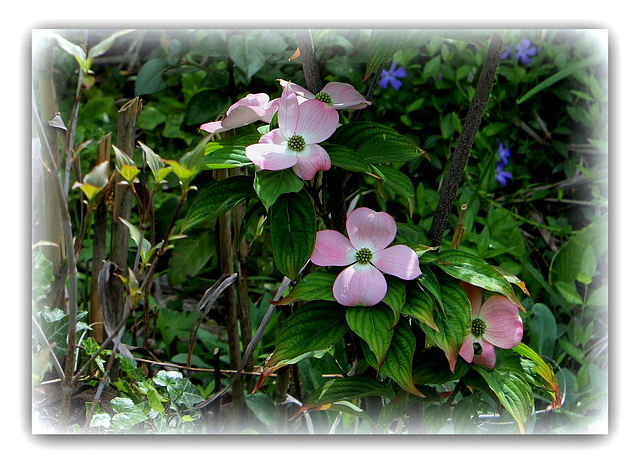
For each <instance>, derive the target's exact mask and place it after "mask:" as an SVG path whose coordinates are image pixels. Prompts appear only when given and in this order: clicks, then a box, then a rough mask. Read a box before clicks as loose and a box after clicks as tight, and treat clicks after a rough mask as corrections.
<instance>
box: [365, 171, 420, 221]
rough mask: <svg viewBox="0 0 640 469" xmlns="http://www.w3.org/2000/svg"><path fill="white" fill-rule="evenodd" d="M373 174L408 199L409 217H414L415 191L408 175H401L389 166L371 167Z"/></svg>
mask: <svg viewBox="0 0 640 469" xmlns="http://www.w3.org/2000/svg"><path fill="white" fill-rule="evenodd" d="M371 168H372V170H373V172H374V173H375V174H377V175H378V176H380V179H382V181H383V182H384V183H385V184H388V185H389V187H391V188H392V189H393V190H395V191H397V192H399V193H400V194H401V195H403V196H404V197H405V199H407V205H408V206H409V215H410V216H411V215H413V210H414V208H415V205H416V200H415V193H414V190H413V183H412V182H411V179H410V178H409V176H407V175H406V174H403V173H401V172H400V171H398V170H397V169H393V168H390V167H388V166H382V165H380V166H371Z"/></svg>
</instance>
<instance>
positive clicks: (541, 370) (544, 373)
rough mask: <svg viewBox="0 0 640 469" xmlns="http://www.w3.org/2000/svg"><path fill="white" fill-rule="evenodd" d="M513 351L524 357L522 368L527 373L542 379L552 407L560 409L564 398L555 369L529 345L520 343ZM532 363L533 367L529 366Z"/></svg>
mask: <svg viewBox="0 0 640 469" xmlns="http://www.w3.org/2000/svg"><path fill="white" fill-rule="evenodd" d="M511 350H513V351H514V352H515V353H517V354H518V355H520V356H522V357H524V358H523V359H521V363H522V368H523V369H524V370H525V372H529V371H530V372H531V373H532V374H534V375H536V376H537V377H539V378H540V382H541V383H542V384H543V386H544V387H545V388H546V390H547V392H549V394H550V395H551V396H552V405H553V407H554V409H555V408H558V407H560V404H561V402H562V396H561V395H560V387H559V386H558V380H557V378H556V375H555V373H554V372H553V369H552V368H551V366H550V365H549V364H547V363H546V362H545V361H544V360H543V359H542V357H540V355H538V354H537V353H536V352H535V351H534V350H533V349H532V348H531V347H529V346H528V345H527V344H525V343H522V342H520V343H519V344H518V345H516V346H515V347H513V348H512V349H511ZM529 363H532V364H533V366H529Z"/></svg>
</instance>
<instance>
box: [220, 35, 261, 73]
mask: <svg viewBox="0 0 640 469" xmlns="http://www.w3.org/2000/svg"><path fill="white" fill-rule="evenodd" d="M228 44H229V58H231V60H233V63H235V64H236V65H237V66H238V68H240V70H242V71H243V72H244V73H245V74H246V75H247V78H251V77H252V76H253V75H255V74H256V72H257V71H258V70H260V69H261V68H262V67H263V66H264V64H265V63H266V56H265V53H264V52H263V51H262V50H261V48H260V47H259V46H260V44H259V42H258V40H257V39H256V38H255V37H254V36H250V35H249V33H243V34H234V35H233V36H231V37H230V38H229V41H228Z"/></svg>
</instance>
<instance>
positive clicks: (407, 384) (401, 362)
mask: <svg viewBox="0 0 640 469" xmlns="http://www.w3.org/2000/svg"><path fill="white" fill-rule="evenodd" d="M415 351H416V338H415V337H414V336H413V332H411V328H410V327H409V325H408V324H407V323H406V322H405V321H400V322H399V323H398V324H397V325H396V327H394V328H393V338H392V340H391V344H390V345H389V350H388V351H387V358H386V359H385V360H384V363H383V364H382V367H381V368H380V371H381V372H382V373H384V374H385V375H387V376H389V377H390V378H391V379H393V380H394V381H395V382H396V383H398V385H399V386H400V387H401V388H402V389H404V390H405V391H407V392H409V393H411V394H415V395H416V396H418V397H424V395H423V394H422V393H421V392H420V391H418V389H417V388H416V387H415V385H414V383H413V354H414V353H415Z"/></svg>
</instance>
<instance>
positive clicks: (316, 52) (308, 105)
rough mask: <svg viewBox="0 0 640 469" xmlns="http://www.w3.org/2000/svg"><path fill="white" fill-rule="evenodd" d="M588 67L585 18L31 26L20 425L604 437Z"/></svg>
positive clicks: (600, 121) (600, 194) (595, 56)
mask: <svg viewBox="0 0 640 469" xmlns="http://www.w3.org/2000/svg"><path fill="white" fill-rule="evenodd" d="M607 74H608V70H607V55H606V49H605V48H604V47H603V46H602V45H601V43H600V42H599V41H598V40H597V38H596V37H595V36H594V35H593V34H592V33H591V32H590V31H576V30H408V29H407V30H376V29H374V30H364V29H363V30H329V29H328V30H311V31H309V30H256V29H251V30H175V31H174V30H167V31H159V30H120V31H97V30H96V31H92V30H65V31H39V32H38V34H36V35H34V41H33V100H32V114H33V139H32V142H33V144H32V153H33V158H32V187H33V198H32V216H33V229H32V267H33V270H32V272H33V274H32V293H33V294H32V322H31V323H32V342H31V343H32V351H31V353H32V364H33V368H32V394H33V400H32V404H33V417H34V420H36V421H37V422H38V423H39V425H41V426H42V427H43V428H45V429H46V431H51V432H60V433H101V434H109V433H261V434H267V433H277V434H287V433H311V434H327V433H346V434H354V433H357V434H371V433H378V434H384V433H406V434H414V433H420V434H422V433H454V434H469V433H471V434H485V433H592V432H601V431H603V428H604V429H605V431H606V423H607V418H608V399H607V398H608V392H607V391H608V320H607V318H608V280H607V279H608V275H607V274H608V249H607V246H608V244H607V227H608V204H607V193H608V173H607V168H608V160H607V145H608V138H607V135H608V127H607V124H608V114H607V113H608V111H607V98H608V87H607V76H608V75H607Z"/></svg>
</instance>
